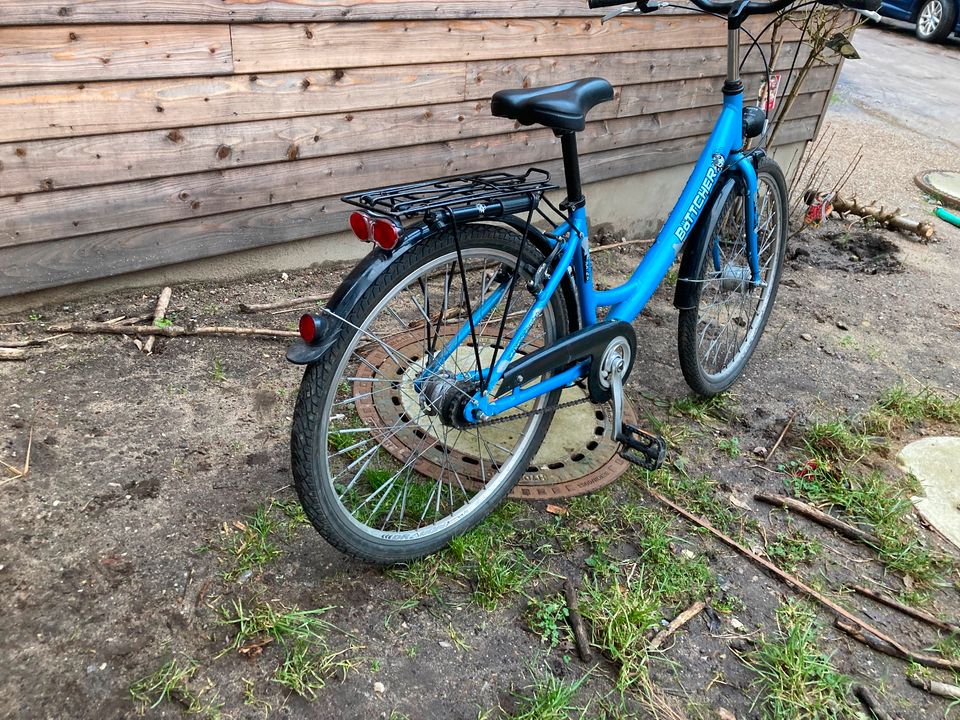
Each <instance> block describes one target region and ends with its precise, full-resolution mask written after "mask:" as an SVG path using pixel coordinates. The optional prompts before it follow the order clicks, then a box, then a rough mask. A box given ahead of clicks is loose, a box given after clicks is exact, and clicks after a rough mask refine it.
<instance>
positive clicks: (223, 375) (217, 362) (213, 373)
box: [210, 357, 227, 382]
mask: <svg viewBox="0 0 960 720" xmlns="http://www.w3.org/2000/svg"><path fill="white" fill-rule="evenodd" d="M210 379H211V380H213V381H214V382H223V381H224V380H226V379H227V372H226V368H224V366H223V360H221V359H220V358H218V357H215V358H214V359H213V368H212V369H211V370H210Z"/></svg>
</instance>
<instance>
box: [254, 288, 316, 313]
mask: <svg viewBox="0 0 960 720" xmlns="http://www.w3.org/2000/svg"><path fill="white" fill-rule="evenodd" d="M331 297H333V293H324V294H323V295H305V296H304V297H298V298H293V299H292V300H281V301H280V302H275V303H263V304H262V305H247V304H246V303H240V312H242V313H247V314H248V315H250V314H252V313H258V312H266V311H267V310H280V309H282V308H290V307H296V306H297V305H306V304H308V303H315V302H323V301H325V300H329V299H330V298H331Z"/></svg>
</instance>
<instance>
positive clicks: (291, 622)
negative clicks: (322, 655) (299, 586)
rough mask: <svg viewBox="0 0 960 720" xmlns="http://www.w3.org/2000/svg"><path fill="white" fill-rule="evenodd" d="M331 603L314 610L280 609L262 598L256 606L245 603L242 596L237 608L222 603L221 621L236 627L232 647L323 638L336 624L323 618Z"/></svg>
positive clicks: (310, 640)
mask: <svg viewBox="0 0 960 720" xmlns="http://www.w3.org/2000/svg"><path fill="white" fill-rule="evenodd" d="M331 609H332V608H331V607H323V608H316V609H314V610H299V609H296V608H294V609H290V610H287V609H285V608H281V609H279V610H278V609H277V608H275V607H274V606H273V605H271V604H270V603H267V602H259V603H257V604H255V605H254V606H253V607H244V605H243V601H242V600H239V599H238V600H234V601H233V608H232V609H231V608H227V607H222V608H220V614H221V616H222V620H221V624H223V625H230V626H232V627H233V630H234V633H235V635H234V638H233V642H232V644H231V645H230V648H232V649H234V650H241V649H243V648H245V647H248V646H250V645H254V644H260V645H261V646H262V645H263V644H266V643H269V642H277V643H281V644H287V643H290V642H293V641H302V642H322V641H323V639H324V637H325V636H326V633H327V632H328V631H329V630H331V629H333V626H332V625H331V624H330V623H328V622H327V621H325V620H323V619H322V618H323V615H324V614H326V613H327V612H328V611H329V610H331Z"/></svg>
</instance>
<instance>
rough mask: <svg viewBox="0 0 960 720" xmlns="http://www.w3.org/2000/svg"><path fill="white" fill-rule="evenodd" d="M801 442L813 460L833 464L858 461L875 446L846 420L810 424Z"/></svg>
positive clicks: (873, 442) (863, 433) (874, 442)
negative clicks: (826, 461)
mask: <svg viewBox="0 0 960 720" xmlns="http://www.w3.org/2000/svg"><path fill="white" fill-rule="evenodd" d="M803 442H804V444H805V445H806V447H807V449H808V450H809V451H810V453H811V454H812V455H813V456H814V457H815V458H818V459H821V460H828V461H833V462H843V461H848V462H849V461H855V460H858V459H859V458H861V457H863V456H864V455H865V454H866V453H868V452H869V451H870V450H871V449H873V448H874V447H875V446H876V441H875V440H874V439H872V438H871V436H869V435H867V434H866V433H865V432H863V431H862V429H861V428H858V427H857V426H856V424H855V423H854V422H853V421H851V420H850V419H848V418H837V419H835V420H829V421H824V422H814V423H812V424H811V425H810V426H809V427H808V428H807V430H806V432H805V433H804V437H803Z"/></svg>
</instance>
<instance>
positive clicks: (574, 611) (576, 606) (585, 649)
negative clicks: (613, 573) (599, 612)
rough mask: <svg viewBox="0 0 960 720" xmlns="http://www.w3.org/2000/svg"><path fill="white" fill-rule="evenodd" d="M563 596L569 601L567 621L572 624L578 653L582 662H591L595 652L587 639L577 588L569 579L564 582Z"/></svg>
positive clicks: (571, 627)
mask: <svg viewBox="0 0 960 720" xmlns="http://www.w3.org/2000/svg"><path fill="white" fill-rule="evenodd" d="M563 594H564V597H566V599H567V620H568V621H569V622H570V629H571V630H573V638H574V640H576V641H577V652H578V653H579V654H580V659H581V660H583V661H584V662H590V661H591V660H592V659H593V651H591V650H590V639H589V638H588V637H587V630H586V628H585V627H584V625H583V617H582V616H581V615H580V601H579V599H578V598H577V588H576V586H575V585H574V584H573V581H572V580H570V579H569V578H568V579H566V580H564V581H563Z"/></svg>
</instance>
